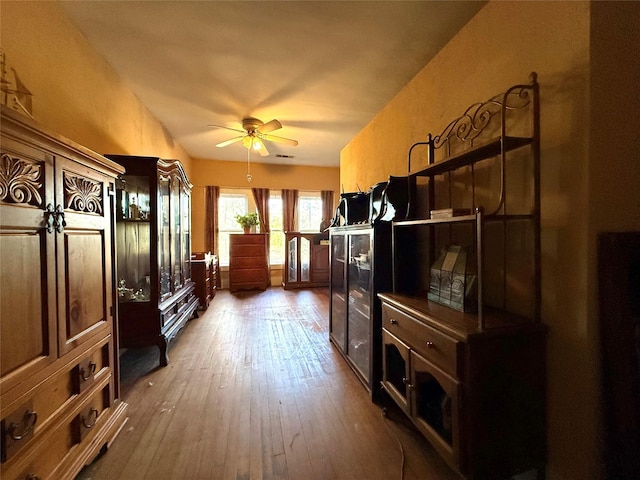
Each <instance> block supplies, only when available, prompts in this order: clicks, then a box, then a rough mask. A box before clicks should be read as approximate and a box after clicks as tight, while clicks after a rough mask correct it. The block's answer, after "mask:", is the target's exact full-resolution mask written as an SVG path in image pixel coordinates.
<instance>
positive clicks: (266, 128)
mask: <svg viewBox="0 0 640 480" xmlns="http://www.w3.org/2000/svg"><path fill="white" fill-rule="evenodd" d="M209 126H210V127H217V128H225V129H227V130H233V131H234V132H240V133H242V135H240V136H238V137H234V138H230V139H229V140H225V141H224V142H220V143H218V144H216V147H226V146H227V145H231V144H232V143H236V142H240V141H241V142H242V145H243V146H244V147H245V148H247V149H249V150H251V149H253V150H256V151H257V152H258V153H260V155H262V156H263V157H266V156H267V155H269V150H267V147H266V146H265V144H264V141H265V140H266V141H269V142H277V143H284V144H286V145H291V146H292V147H296V146H297V145H298V141H297V140H291V139H290V138H284V137H277V136H275V135H270V133H271V132H273V131H274V130H278V129H280V128H282V124H281V123H280V122H279V121H278V120H276V119H273V120H271V121H269V122H267V123H264V122H263V121H262V120H258V119H257V118H253V117H247V118H244V119H243V120H242V128H243V130H240V129H238V128H231V127H225V126H224V125H209Z"/></svg>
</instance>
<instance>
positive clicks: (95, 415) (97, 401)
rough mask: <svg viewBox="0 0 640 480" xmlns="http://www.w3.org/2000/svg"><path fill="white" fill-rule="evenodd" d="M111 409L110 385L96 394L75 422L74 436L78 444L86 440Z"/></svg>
mask: <svg viewBox="0 0 640 480" xmlns="http://www.w3.org/2000/svg"><path fill="white" fill-rule="evenodd" d="M107 407H109V385H106V386H105V387H103V389H102V390H100V391H98V392H96V393H95V394H93V396H92V397H91V400H89V402H88V404H87V405H85V406H84V407H83V408H82V410H81V411H80V413H78V415H77V416H76V417H75V418H74V420H73V429H74V436H75V438H76V440H77V441H78V442H81V441H82V440H84V439H85V438H86V437H87V435H89V433H91V432H92V431H93V430H94V429H95V428H94V427H96V425H98V423H99V422H100V421H101V417H100V415H102V412H104V410H105V409H106V408H107Z"/></svg>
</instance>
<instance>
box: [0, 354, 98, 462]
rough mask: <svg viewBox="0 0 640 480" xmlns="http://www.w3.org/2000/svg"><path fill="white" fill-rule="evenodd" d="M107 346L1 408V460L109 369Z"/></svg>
mask: <svg viewBox="0 0 640 480" xmlns="http://www.w3.org/2000/svg"><path fill="white" fill-rule="evenodd" d="M109 347H110V344H109V343H108V342H107V343H104V344H101V345H97V346H96V347H95V348H94V349H93V351H91V352H89V353H87V354H86V355H85V356H84V357H83V358H81V359H80V360H78V361H77V362H76V363H75V364H74V365H72V366H70V367H68V370H65V372H64V373H62V374H60V375H56V376H54V377H50V378H49V379H47V380H46V381H44V382H43V383H41V384H40V385H39V386H37V387H36V388H35V389H33V390H32V391H31V392H29V394H28V395H25V396H24V397H23V398H22V399H21V400H19V402H16V403H18V405H17V406H16V407H9V409H7V411H6V412H5V411H4V409H3V411H2V416H3V417H2V423H1V435H2V458H1V460H2V463H5V462H7V461H8V460H10V459H11V458H12V457H13V456H14V455H16V454H17V453H18V452H21V451H23V450H25V448H26V445H27V444H29V443H31V442H30V441H31V439H32V438H34V437H37V436H38V435H39V434H40V432H41V431H42V430H44V429H46V428H47V426H48V425H50V424H52V423H55V422H56V417H57V416H58V414H59V412H60V411H61V410H62V409H63V407H65V406H66V405H68V404H71V402H72V401H74V398H76V397H78V396H81V394H82V393H83V392H84V391H86V390H88V389H89V388H90V387H91V386H93V385H94V384H95V381H96V379H97V378H99V377H101V376H104V375H107V374H108V372H109V360H108V359H109Z"/></svg>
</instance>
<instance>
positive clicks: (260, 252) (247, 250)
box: [230, 245, 265, 259]
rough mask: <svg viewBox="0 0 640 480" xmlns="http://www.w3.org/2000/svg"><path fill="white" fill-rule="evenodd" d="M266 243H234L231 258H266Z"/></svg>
mask: <svg viewBox="0 0 640 480" xmlns="http://www.w3.org/2000/svg"><path fill="white" fill-rule="evenodd" d="M264 252H265V250H264V245H232V246H231V251H230V258H231V259H234V258H235V257H254V258H255V257H258V258H264V256H265V255H264Z"/></svg>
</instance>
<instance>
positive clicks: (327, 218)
mask: <svg viewBox="0 0 640 480" xmlns="http://www.w3.org/2000/svg"><path fill="white" fill-rule="evenodd" d="M320 199H321V200H322V224H321V227H320V230H321V231H322V230H324V229H325V228H326V227H328V226H329V224H330V223H331V219H332V218H333V214H334V213H335V209H334V208H333V190H322V191H321V192H320Z"/></svg>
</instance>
